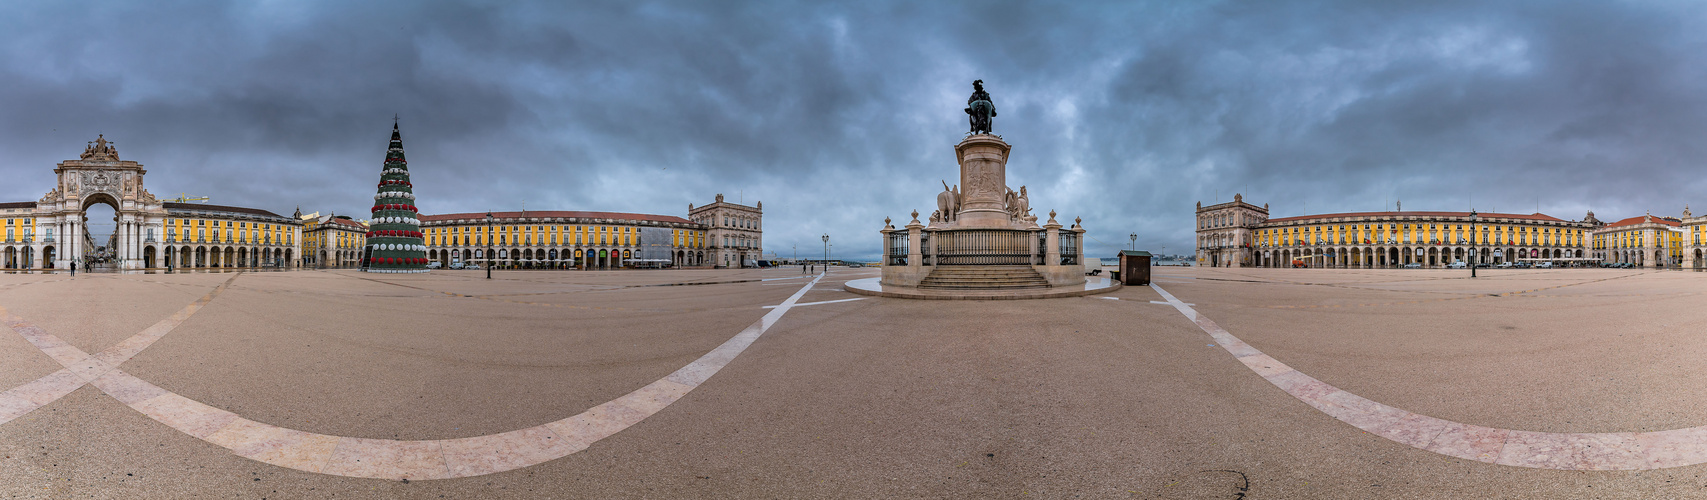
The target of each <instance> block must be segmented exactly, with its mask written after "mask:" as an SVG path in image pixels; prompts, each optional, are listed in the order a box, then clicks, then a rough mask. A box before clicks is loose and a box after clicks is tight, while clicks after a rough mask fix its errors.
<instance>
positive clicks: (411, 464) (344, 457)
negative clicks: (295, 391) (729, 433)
mask: <svg viewBox="0 0 1707 500" xmlns="http://www.w3.org/2000/svg"><path fill="white" fill-rule="evenodd" d="M821 279H823V275H819V276H817V277H816V278H814V279H813V280H812V282H810V283H807V284H806V286H803V287H801V288H800V290H799V291H797V292H794V295H792V296H790V297H789V298H788V300H784V301H783V303H782V304H779V305H778V306H776V308H775V309H772V310H771V311H770V312H769V313H766V314H765V315H764V317H762V318H760V319H759V321H757V322H755V323H753V324H752V325H749V326H748V327H747V328H746V329H744V330H742V331H741V332H740V333H737V334H735V336H734V337H732V338H730V339H729V340H728V341H725V342H724V343H723V344H722V345H719V346H717V347H716V348H714V349H712V350H711V352H708V353H706V354H705V355H703V356H700V357H699V359H696V360H694V361H693V362H691V363H688V364H687V365H686V366H683V367H682V368H681V369H678V370H676V371H675V372H674V373H671V374H670V375H668V376H665V377H664V378H662V379H659V380H657V381H654V382H652V383H651V384H647V385H646V386H644V387H641V388H639V389H637V390H635V391H634V392H630V393H628V394H626V395H623V396H621V397H618V398H616V399H613V400H611V401H608V402H606V403H604V404H601V405H598V406H595V407H593V408H591V409H588V410H587V411H585V412H582V413H580V414H578V415H575V416H572V417H569V418H565V419H562V420H558V421H555V422H550V423H547V424H544V425H537V426H534V427H529V428H525V429H519V430H514V431H509V432H502V433H497V434H488V435H485V436H475V437H468V438H460V439H441V440H427V441H401V440H391V439H364V438H355V437H345V436H332V435H326V434H315V433H311V432H304V431H299V430H295V429H288V428H284V427H278V426H274V425H269V424H264V423H260V422H256V421H253V420H248V419H245V418H242V417H240V416H238V415H237V414H235V413H232V412H228V411H225V410H221V409H218V408H214V407H212V406H208V405H205V404H202V403H201V402H198V401H195V400H192V399H189V398H186V397H183V396H180V395H178V394H175V393H173V392H171V391H167V390H165V389H162V388H160V387H158V386H155V385H154V384H151V383H148V382H147V381H144V380H142V379H139V378H136V377H134V376H131V375H130V374H128V373H125V372H124V371H122V370H118V369H108V370H106V371H105V372H104V373H102V374H101V375H99V377H98V378H95V379H93V380H92V381H90V383H92V384H94V385H95V387H97V388H99V389H101V390H102V391H103V392H106V393H107V394H108V395H110V396H112V397H113V398H114V399H117V400H119V401H120V402H122V403H124V404H126V405H128V406H130V407H131V408H133V409H135V410H137V411H139V412H142V414H143V415H147V416H148V417H149V418H152V419H154V420H155V421H158V422H160V423H162V424H166V425H167V426H169V427H172V428H173V429H177V430H179V431H180V432H183V433H185V434H189V435H191V436H194V437H196V438H198V439H201V440H203V441H207V442H209V443H213V444H215V445H219V446H221V447H224V448H227V449H229V450H231V452H232V453H234V454H236V455H238V456H241V457H244V458H248V459H251V460H256V461H260V462H265V463H268V464H272V465H277V466H280V467H288V468H292V469H296V470H301V471H307V472H314V473H320V474H331V475H338V476H347V477H361V478H378V479H391V480H400V479H445V478H455V477H469V476H479V475H484V474H492V473H496V472H503V471H507V470H514V469H519V468H522V467H528V466H532V465H537V464H540V463H544V462H548V461H551V460H556V459H558V458H562V457H564V456H567V455H569V454H572V453H575V452H578V451H581V450H584V449H587V447H589V446H591V445H592V444H593V443H594V442H597V441H599V440H600V439H604V438H606V437H610V436H611V435H613V434H616V433H618V432H621V431H622V430H624V429H627V428H628V427H629V426H632V425H634V424H636V423H639V422H640V421H641V420H644V419H646V417H650V416H652V415H653V414H656V413H658V412H659V411H660V410H663V409H664V408H665V407H667V406H669V405H670V404H671V403H674V402H675V401H676V400H678V399H681V397H682V396H684V395H687V393H688V392H689V391H692V390H693V389H694V388H695V387H698V386H699V384H701V383H703V382H705V380H706V379H708V378H710V377H711V376H712V375H714V374H716V373H717V372H718V371H719V370H721V369H723V367H724V366H725V365H728V364H729V362H730V361H733V360H734V359H735V356H737V355H740V354H741V352H742V351H745V350H746V349H747V347H748V346H750V345H752V344H753V341H755V340H758V338H759V336H760V335H763V334H764V333H765V331H766V330H769V329H770V327H771V325H774V324H776V322H777V320H780V319H782V316H783V315H784V314H787V313H788V310H789V309H791V308H793V307H794V306H795V305H796V304H797V303H798V302H799V300H800V297H801V296H803V295H806V292H807V291H808V290H811V289H812V287H813V286H814V285H817V284H818V282H819V280H821ZM38 330H39V329H38ZM68 369H69V368H68ZM3 411H5V409H4V407H0V412H3Z"/></svg>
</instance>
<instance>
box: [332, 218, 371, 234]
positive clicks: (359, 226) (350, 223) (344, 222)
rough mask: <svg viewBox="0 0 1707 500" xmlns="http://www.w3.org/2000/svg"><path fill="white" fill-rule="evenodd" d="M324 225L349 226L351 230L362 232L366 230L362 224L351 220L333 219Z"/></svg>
mask: <svg viewBox="0 0 1707 500" xmlns="http://www.w3.org/2000/svg"><path fill="white" fill-rule="evenodd" d="M326 223H328V224H338V225H341V226H350V227H351V228H355V229H360V230H364V231H365V230H367V226H363V225H362V223H360V222H356V221H353V220H349V219H340V218H337V217H333V218H332V220H329V221H326Z"/></svg>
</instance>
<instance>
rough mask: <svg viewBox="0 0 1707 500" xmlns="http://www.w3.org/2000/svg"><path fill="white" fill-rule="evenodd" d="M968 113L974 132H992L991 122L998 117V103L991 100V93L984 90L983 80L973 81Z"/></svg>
mask: <svg viewBox="0 0 1707 500" xmlns="http://www.w3.org/2000/svg"><path fill="white" fill-rule="evenodd" d="M966 114H967V120H968V121H970V122H971V125H972V133H974V134H988V133H990V124H991V122H993V121H994V118H995V117H996V105H995V104H994V103H991V102H990V94H989V93H988V92H985V91H984V81H983V80H974V81H973V82H972V97H968V98H966Z"/></svg>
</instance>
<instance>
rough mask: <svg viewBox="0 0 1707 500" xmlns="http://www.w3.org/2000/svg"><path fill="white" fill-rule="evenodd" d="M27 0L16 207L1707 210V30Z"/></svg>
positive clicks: (642, 7)
mask: <svg viewBox="0 0 1707 500" xmlns="http://www.w3.org/2000/svg"><path fill="white" fill-rule="evenodd" d="M1419 3H1422V2H1364V1H1358V2H1339V3H1334V2H1271V1H1263V2H1176V1H1166V2H1154V3H1134V2H1110V3H1106V4H1099V3H1095V2H1059V3H999V2H982V1H980V2H967V3H954V2H892V3H891V2H878V1H866V0H862V1H858V2H847V3H843V4H839V5H835V4H827V3H823V2H777V3H732V2H679V3H654V2H626V1H625V2H609V3H592V2H540V3H537V4H530V3H521V2H491V3H434V2H395V3H387V2H377V1H370V2H311V1H296V0H291V1H277V2H231V3H201V2H169V1H158V2H114V3H110V4H96V5H94V6H90V5H81V4H76V5H74V4H72V3H70V2H6V3H3V4H0V42H3V43H0V82H4V84H3V85H0V179H4V182H0V201H27V200H35V199H37V198H40V197H41V196H42V194H44V193H45V192H46V191H47V190H48V189H50V188H51V187H52V186H53V173H52V168H53V165H54V164H55V163H56V162H58V161H61V160H65V159H71V158H75V157H76V155H77V153H79V152H81V151H82V147H83V146H84V143H85V142H86V141H89V140H92V139H94V138H95V135H96V134H97V133H104V134H106V137H107V138H108V139H111V140H113V141H116V142H117V144H118V148H119V151H120V154H121V156H123V157H124V158H125V159H127V160H136V161H140V162H142V163H143V164H145V165H146V166H147V168H148V169H149V176H148V180H147V185H148V187H149V189H150V191H152V192H154V193H155V194H156V195H157V196H160V197H162V198H166V197H171V196H176V195H177V194H178V193H180V192H183V193H189V194H190V195H193V196H194V195H200V196H210V197H212V198H213V203H216V204H229V205H240V206H249V207H255V208H264V209H268V210H272V211H274V212H279V213H284V214H288V213H290V212H291V210H293V209H294V208H295V207H297V206H301V207H302V209H303V211H304V212H313V211H320V212H322V213H324V212H334V211H335V212H337V213H340V214H350V215H356V216H358V217H365V216H366V214H365V212H364V211H365V210H366V208H367V207H368V206H370V205H371V202H372V195H373V192H374V187H373V186H374V183H375V182H376V181H377V179H378V175H379V170H380V165H381V161H382V160H383V158H384V154H385V147H386V139H387V138H388V136H389V134H390V128H391V120H392V116H393V115H394V114H398V115H401V116H402V127H403V134H404V145H405V147H406V148H407V150H408V155H409V159H410V162H409V165H410V168H411V172H412V174H413V181H414V184H415V189H416V193H417V194H418V195H419V196H420V201H419V203H418V204H419V205H420V206H421V207H422V209H423V211H425V212H427V213H449V212H462V211H485V210H515V209H520V208H522V207H523V205H524V204H525V206H526V208H528V209H530V210H546V209H561V210H601V211H624V212H642V213H655V214H667V215H678V216H685V215H686V212H687V208H688V204H689V203H695V204H703V203H707V202H710V201H711V200H712V198H713V196H715V195H716V194H718V193H723V194H724V195H725V196H726V197H727V198H728V199H729V200H730V201H744V202H745V203H747V204H752V203H753V202H757V201H763V202H764V208H765V222H766V229H765V247H766V250H768V251H772V252H776V253H778V254H779V255H782V256H784V257H787V256H789V255H791V254H792V252H794V251H795V250H794V247H795V246H798V247H799V251H800V252H802V253H803V254H815V253H820V252H822V249H821V248H822V244H821V243H820V242H819V240H818V236H819V235H821V234H825V233H828V234H830V235H831V237H832V242H833V243H834V244H835V253H836V254H837V256H850V257H851V256H870V255H876V254H878V253H879V252H880V247H879V238H878V234H877V230H878V229H879V228H880V227H881V226H882V223H883V218H884V217H894V218H896V219H898V220H903V221H904V220H905V218H906V216H907V213H908V212H910V211H911V210H913V209H918V210H920V211H921V212H926V213H928V212H929V211H930V210H932V209H933V208H934V199H935V198H934V196H935V192H936V191H939V190H941V186H940V184H939V182H938V180H939V179H949V180H951V182H952V179H954V178H956V176H957V175H958V173H957V167H956V165H955V161H954V152H953V148H952V146H953V144H954V143H956V142H958V140H959V139H960V138H961V137H962V136H963V135H964V134H965V132H966V129H967V126H966V119H965V115H964V114H963V113H962V112H961V108H962V107H964V105H965V99H966V96H967V95H968V94H969V93H970V91H971V85H970V84H971V82H972V80H974V79H983V80H984V81H985V83H986V87H987V88H988V90H989V92H990V93H991V95H992V96H993V99H994V101H995V103H996V106H997V108H998V111H999V113H1000V116H999V117H997V118H996V122H995V132H996V133H998V134H1001V135H1002V136H1003V137H1004V138H1006V139H1007V140H1008V142H1010V143H1012V144H1013V145H1014V150H1013V154H1012V158H1011V160H1010V162H1009V174H1008V175H1009V177H1008V181H1009V184H1011V185H1012V186H1014V187H1016V188H1017V187H1018V186H1020V185H1027V186H1029V191H1030V193H1031V197H1032V206H1033V207H1035V208H1036V209H1037V211H1038V212H1043V213H1046V212H1048V211H1049V210H1051V209H1054V210H1056V211H1058V212H1060V213H1061V219H1062V220H1063V221H1067V220H1071V219H1072V218H1073V217H1083V218H1084V221H1085V225H1086V227H1087V228H1088V229H1089V230H1090V236H1091V238H1092V239H1091V241H1090V242H1089V243H1090V247H1089V249H1090V252H1091V253H1093V254H1103V255H1107V254H1111V253H1112V252H1113V251H1114V250H1115V249H1116V248H1117V247H1123V246H1126V245H1127V244H1128V238H1127V235H1128V234H1131V233H1136V234H1137V235H1138V246H1139V247H1141V248H1147V249H1151V250H1155V251H1159V250H1161V249H1162V247H1163V246H1164V245H1165V246H1166V247H1167V251H1168V252H1170V253H1184V252H1183V251H1186V250H1187V248H1188V247H1189V245H1190V244H1191V242H1192V236H1191V235H1192V232H1193V230H1194V226H1193V223H1192V220H1193V219H1192V212H1193V206H1194V203H1195V202H1198V201H1202V202H1204V203H1205V204H1210V203H1214V202H1216V201H1226V200H1229V199H1231V198H1232V196H1233V193H1235V192H1239V193H1243V194H1244V195H1245V199H1246V200H1247V201H1250V202H1253V203H1258V204H1261V203H1268V204H1269V207H1270V209H1271V210H1272V216H1274V217H1284V216H1292V215H1300V214H1305V213H1324V212H1334V211H1363V210H1380V209H1383V208H1390V207H1392V206H1393V203H1394V201H1395V200H1402V201H1403V203H1404V206H1405V207H1406V208H1407V209H1410V210H1428V209H1434V210H1465V209H1468V208H1471V207H1472V206H1474V207H1475V208H1477V209H1479V210H1482V211H1499V212H1520V213H1530V212H1535V211H1537V210H1539V211H1541V212H1544V213H1548V214H1551V215H1555V216H1558V217H1561V218H1566V219H1581V218H1582V217H1583V215H1584V213H1585V212H1586V211H1588V210H1594V211H1595V212H1596V215H1597V216H1598V217H1599V218H1601V219H1602V220H1615V219H1617V218H1621V217H1627V216H1632V215H1641V214H1642V213H1644V212H1646V211H1652V212H1653V213H1654V214H1656V215H1678V214H1679V213H1681V212H1682V210H1683V208H1684V205H1685V204H1687V203H1696V204H1697V205H1698V206H1697V207H1696V211H1697V212H1702V211H1707V189H1703V188H1707V180H1704V179H1707V176H1704V175H1703V173H1704V169H1703V166H1704V165H1707V57H1703V55H1707V29H1704V28H1707V3H1702V2H1678V3H1666V2H1581V3H1578V2H1561V1H1546V2H1532V3H1522V2H1513V3H1506V2H1502V3H1499V4H1498V5H1495V4H1494V3H1492V2H1479V1H1473V2H1461V3H1454V2H1427V3H1428V4H1429V5H1416V4H1419Z"/></svg>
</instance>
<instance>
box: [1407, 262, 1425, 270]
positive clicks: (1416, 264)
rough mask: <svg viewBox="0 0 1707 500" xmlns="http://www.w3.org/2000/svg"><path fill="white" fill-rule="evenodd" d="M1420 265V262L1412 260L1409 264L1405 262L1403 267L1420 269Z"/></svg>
mask: <svg viewBox="0 0 1707 500" xmlns="http://www.w3.org/2000/svg"><path fill="white" fill-rule="evenodd" d="M1422 267H1423V265H1422V264H1419V263H1416V262H1412V263H1410V264H1405V269H1422Z"/></svg>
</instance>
